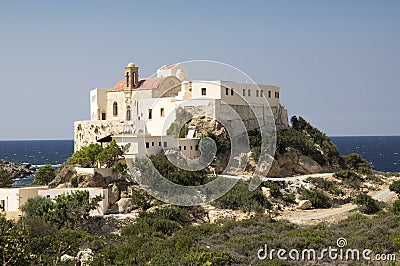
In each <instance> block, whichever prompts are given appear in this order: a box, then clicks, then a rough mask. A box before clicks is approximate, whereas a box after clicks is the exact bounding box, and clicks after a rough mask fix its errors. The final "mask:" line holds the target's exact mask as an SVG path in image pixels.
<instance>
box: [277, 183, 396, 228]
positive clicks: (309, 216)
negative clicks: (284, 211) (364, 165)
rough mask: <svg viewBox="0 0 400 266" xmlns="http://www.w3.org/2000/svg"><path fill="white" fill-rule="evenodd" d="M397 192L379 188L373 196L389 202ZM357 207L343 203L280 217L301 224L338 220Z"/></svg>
mask: <svg viewBox="0 0 400 266" xmlns="http://www.w3.org/2000/svg"><path fill="white" fill-rule="evenodd" d="M395 195H396V194H395V193H394V192H392V191H390V190H389V189H388V188H386V189H382V190H379V191H377V192H374V193H373V194H372V195H371V196H372V198H374V199H376V200H378V201H383V202H388V201H390V200H391V199H392V198H393V197H394V196H395ZM356 208H357V206H356V205H354V204H352V203H347V204H344V205H342V206H341V207H339V208H330V209H314V210H306V211H298V212H295V213H294V214H291V215H289V216H282V217H279V219H285V220H288V221H290V222H293V223H299V224H308V223H315V222H320V221H335V220H336V221H338V220H342V219H344V218H346V217H347V215H348V213H349V212H350V211H352V210H355V209H356Z"/></svg>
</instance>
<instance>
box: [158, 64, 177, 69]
mask: <svg viewBox="0 0 400 266" xmlns="http://www.w3.org/2000/svg"><path fill="white" fill-rule="evenodd" d="M174 66H176V64H173V65H169V66H167V65H163V66H162V67H160V70H165V69H171V68H173V67H174Z"/></svg>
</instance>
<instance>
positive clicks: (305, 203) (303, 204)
mask: <svg viewBox="0 0 400 266" xmlns="http://www.w3.org/2000/svg"><path fill="white" fill-rule="evenodd" d="M298 208H299V209H300V210H308V209H311V208H312V203H311V201H309V200H300V201H299V204H298Z"/></svg>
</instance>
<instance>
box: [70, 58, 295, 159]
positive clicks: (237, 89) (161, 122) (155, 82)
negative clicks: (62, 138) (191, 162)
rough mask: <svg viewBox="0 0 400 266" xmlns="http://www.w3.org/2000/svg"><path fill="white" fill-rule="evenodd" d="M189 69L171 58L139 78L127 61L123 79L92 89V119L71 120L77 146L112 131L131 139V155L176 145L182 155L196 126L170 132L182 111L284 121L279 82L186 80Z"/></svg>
mask: <svg viewBox="0 0 400 266" xmlns="http://www.w3.org/2000/svg"><path fill="white" fill-rule="evenodd" d="M187 75H188V73H187V70H186V69H185V67H184V66H183V65H181V64H174V65H169V66H162V67H161V68H159V69H158V70H157V76H155V77H151V78H143V79H140V78H139V68H138V67H137V66H135V65H134V64H133V63H129V64H128V66H127V67H125V68H124V79H122V80H120V81H119V82H117V83H116V84H115V86H114V88H105V89H99V88H97V89H94V90H92V91H91V92H90V120H87V121H76V122H75V124H74V141H75V151H76V150H79V149H80V148H82V147H83V146H87V145H89V144H91V143H96V142H97V141H98V140H100V139H102V138H104V137H106V136H110V135H111V136H112V138H113V139H115V140H116V141H117V142H118V143H119V144H126V143H130V145H131V148H130V150H129V151H128V155H130V156H133V157H136V156H139V157H140V156H144V155H145V154H154V153H157V152H160V151H161V149H163V148H175V149H178V148H179V150H181V151H182V153H183V154H184V155H185V156H187V157H190V158H192V157H196V156H198V153H199V152H198V151H197V149H196V144H197V142H198V138H196V133H195V129H193V130H192V132H191V133H190V134H188V135H187V136H185V137H184V138H177V136H176V134H171V127H172V124H174V123H176V121H177V120H179V119H180V117H179V116H180V115H181V114H182V113H184V114H186V115H187V114H190V115H191V116H208V117H211V118H213V119H215V120H217V121H219V120H223V121H226V123H228V124H233V125H234V124H235V123H241V122H243V123H244V125H245V126H246V128H247V129H248V130H251V129H254V128H257V127H259V126H260V120H257V117H258V118H260V117H261V118H262V120H265V121H264V123H267V122H270V121H271V119H272V120H273V121H274V123H275V125H276V127H287V126H288V114H287V110H286V109H285V108H284V107H283V105H282V104H281V102H280V89H279V87H277V86H272V85H262V84H247V83H238V82H232V81H220V80H217V81H214V80H213V81H204V80H188V78H187ZM266 102H267V103H268V104H267V103H266ZM232 110H234V111H232ZM237 115H239V116H240V119H238V116H237ZM184 117H185V116H184ZM238 120H241V122H240V121H238ZM267 120H268V121H267ZM183 122H185V121H183ZM261 123H263V121H261Z"/></svg>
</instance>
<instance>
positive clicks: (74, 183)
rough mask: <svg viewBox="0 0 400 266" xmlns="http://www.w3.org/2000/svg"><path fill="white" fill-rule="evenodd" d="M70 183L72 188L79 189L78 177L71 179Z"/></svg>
mask: <svg viewBox="0 0 400 266" xmlns="http://www.w3.org/2000/svg"><path fill="white" fill-rule="evenodd" d="M70 182H71V185H72V187H78V185H79V182H78V177H77V176H73V177H71V180H70Z"/></svg>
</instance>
